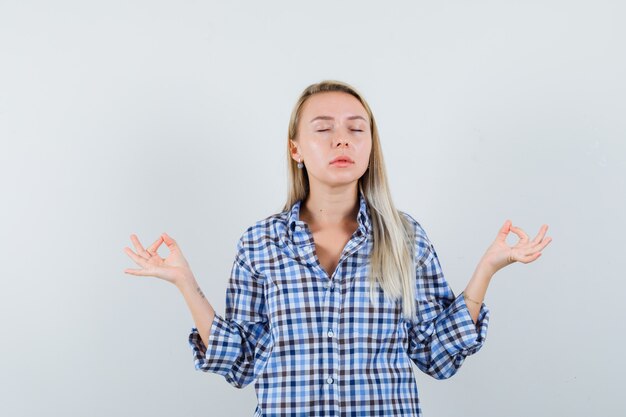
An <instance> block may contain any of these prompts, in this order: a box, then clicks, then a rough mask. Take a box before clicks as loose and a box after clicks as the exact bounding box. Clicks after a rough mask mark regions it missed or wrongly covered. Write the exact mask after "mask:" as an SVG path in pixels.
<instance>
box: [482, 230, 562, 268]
mask: <svg viewBox="0 0 626 417" xmlns="http://www.w3.org/2000/svg"><path fill="white" fill-rule="evenodd" d="M547 230H548V225H547V224H544V225H543V226H541V228H540V229H539V233H538V234H537V236H535V238H534V239H533V240H530V241H529V240H528V235H527V234H526V233H525V232H524V231H523V230H522V229H520V228H519V227H515V226H513V225H512V223H511V221H510V220H507V221H506V222H504V225H503V226H502V228H500V231H499V232H498V236H497V237H496V240H495V241H494V242H493V243H492V244H491V246H489V248H488V249H487V251H486V252H485V254H484V255H483V261H484V262H485V264H486V265H488V266H489V267H490V268H492V270H493V273H495V272H497V271H498V270H500V269H502V268H504V267H505V266H507V265H510V264H512V263H514V262H522V263H525V264H527V263H530V262H533V261H534V260H536V259H537V258H539V257H540V256H541V251H542V250H543V248H545V247H546V246H547V245H548V243H550V242H552V238H551V237H546V238H544V236H545V234H546V231H547ZM510 232H513V233H515V234H516V235H517V236H518V237H519V238H520V240H519V241H518V242H517V244H516V245H515V246H509V245H507V244H506V237H507V236H508V235H509V233H510Z"/></svg>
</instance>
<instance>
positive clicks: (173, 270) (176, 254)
mask: <svg viewBox="0 0 626 417" xmlns="http://www.w3.org/2000/svg"><path fill="white" fill-rule="evenodd" d="M130 240H131V241H132V242H133V245H134V246H135V250H136V251H137V253H135V252H133V251H132V249H130V248H129V247H125V248H124V252H126V254H127V255H128V256H129V257H130V258H131V259H132V260H133V261H135V263H136V264H137V265H139V266H141V269H130V268H127V269H125V270H124V272H125V273H127V274H132V275H142V276H154V277H157V278H161V279H164V280H165V281H168V282H171V283H172V284H174V285H177V286H178V285H179V284H180V282H181V280H183V279H185V278H186V277H191V276H193V274H192V272H191V269H190V268H189V264H188V263H187V260H186V259H185V257H184V256H183V253H182V251H181V250H180V247H179V246H178V244H177V243H176V241H175V240H174V239H172V238H171V237H169V235H168V234H167V233H163V234H161V236H159V238H158V239H157V240H156V241H155V242H154V243H153V244H152V245H151V246H150V247H149V248H148V249H144V248H143V246H142V244H141V243H140V242H139V239H138V238H137V236H136V235H134V234H132V235H130ZM162 243H165V244H166V245H167V248H168V249H169V250H170V254H169V255H168V256H167V258H165V259H163V258H161V257H160V256H159V254H158V253H157V250H158V249H159V246H161V244H162Z"/></svg>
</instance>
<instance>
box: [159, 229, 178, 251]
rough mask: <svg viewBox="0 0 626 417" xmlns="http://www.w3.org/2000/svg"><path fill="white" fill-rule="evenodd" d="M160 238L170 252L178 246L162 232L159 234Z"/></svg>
mask: <svg viewBox="0 0 626 417" xmlns="http://www.w3.org/2000/svg"><path fill="white" fill-rule="evenodd" d="M161 236H162V237H163V241H164V242H165V244H166V245H167V247H168V248H169V249H170V250H172V249H174V248H176V247H177V246H178V245H177V244H176V241H175V240H174V239H172V238H171V237H170V236H169V235H168V234H167V233H165V232H163V233H162V234H161Z"/></svg>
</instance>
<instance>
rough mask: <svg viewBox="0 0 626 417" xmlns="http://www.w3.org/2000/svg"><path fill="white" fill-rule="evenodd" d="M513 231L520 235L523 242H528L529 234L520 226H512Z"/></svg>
mask: <svg viewBox="0 0 626 417" xmlns="http://www.w3.org/2000/svg"><path fill="white" fill-rule="evenodd" d="M511 231H512V232H513V233H515V234H516V235H517V236H519V238H520V240H521V241H522V242H526V241H527V240H528V235H527V234H526V232H524V231H523V230H522V229H520V228H519V227H515V226H511Z"/></svg>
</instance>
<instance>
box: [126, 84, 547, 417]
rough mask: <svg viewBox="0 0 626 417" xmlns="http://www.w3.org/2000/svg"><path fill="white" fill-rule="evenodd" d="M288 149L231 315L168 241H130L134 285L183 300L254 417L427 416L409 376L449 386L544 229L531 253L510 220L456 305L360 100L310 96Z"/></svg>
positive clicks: (196, 332) (206, 361)
mask: <svg viewBox="0 0 626 417" xmlns="http://www.w3.org/2000/svg"><path fill="white" fill-rule="evenodd" d="M286 149H287V161H288V164H289V169H288V172H289V185H288V194H287V200H286V203H285V205H284V207H283V208H282V211H280V212H279V213H276V214H273V215H271V216H269V217H267V218H265V219H263V220H260V221H258V222H256V223H255V224H254V225H252V226H250V227H248V229H247V230H245V232H244V233H243V234H242V235H241V237H240V239H239V240H238V242H237V245H236V255H235V260H234V262H233V265H232V271H231V275H230V279H229V281H228V289H227V292H226V308H225V313H224V315H221V314H218V313H216V312H215V311H214V309H213V308H212V306H211V304H210V303H209V301H208V300H207V299H206V298H205V296H204V294H203V292H202V290H201V289H200V287H199V285H198V282H197V281H196V278H195V277H194V274H193V273H192V271H191V268H190V266H189V264H188V263H187V261H186V260H185V257H184V256H183V253H182V251H181V247H180V246H179V245H178V243H177V242H176V240H174V239H173V238H172V237H171V236H169V235H168V234H166V233H163V234H161V236H159V237H158V239H156V241H155V242H154V243H152V244H151V245H150V246H149V247H148V248H147V249H144V247H143V245H142V244H141V243H140V241H139V239H138V238H137V236H135V235H131V241H132V243H133V245H134V247H135V251H133V250H131V249H130V248H128V247H126V248H124V250H125V252H126V253H127V254H128V256H130V258H131V259H132V260H133V261H134V262H135V263H136V264H137V265H139V266H140V267H141V268H140V269H126V270H125V271H124V272H126V273H128V274H133V275H142V276H154V277H157V278H161V279H164V280H167V281H169V282H171V283H172V284H174V285H175V286H176V287H177V288H178V289H179V290H180V292H181V293H182V295H183V297H184V299H185V301H186V303H187V305H188V306H189V309H190V311H191V314H192V317H193V320H194V322H195V327H192V328H191V332H190V334H189V338H188V343H189V346H190V347H191V350H192V353H193V359H194V362H195V368H196V369H198V370H202V371H205V372H213V373H216V374H219V375H222V376H223V377H224V378H225V379H226V381H228V383H230V384H232V385H233V386H235V387H237V388H242V387H245V386H247V385H248V384H250V383H251V382H253V381H254V382H255V390H256V394H257V399H258V404H257V406H256V410H254V416H255V417H259V416H309V415H311V416H321V415H324V416H396V415H403V416H421V409H420V402H419V400H418V389H417V385H416V382H415V376H414V374H413V369H412V365H411V364H412V363H414V364H415V365H416V366H417V367H418V368H419V369H420V370H421V371H423V372H425V373H426V374H428V375H431V376H432V377H434V378H437V379H444V378H449V377H451V376H452V375H454V374H455V373H456V372H457V371H458V369H459V367H460V366H461V365H462V364H463V361H464V360H465V358H467V357H468V356H469V355H472V354H474V353H476V352H477V351H478V350H479V349H480V348H481V347H482V345H483V343H484V342H485V337H486V335H487V327H488V323H489V310H488V309H487V306H486V305H485V303H484V302H483V300H484V297H485V293H486V291H487V287H488V285H489V282H490V281H491V278H492V277H493V276H494V274H495V273H496V272H497V271H498V270H500V269H502V268H503V267H505V266H507V265H510V264H511V263H514V262H521V263H530V262H533V261H535V260H536V259H537V258H538V257H539V256H540V255H541V251H542V250H543V249H544V248H545V247H546V245H548V243H550V241H551V240H552V239H551V238H550V237H545V234H546V231H547V229H548V226H547V225H543V226H542V227H541V228H540V230H539V233H538V234H537V236H536V237H535V238H534V239H532V240H530V239H529V237H528V236H527V235H526V233H525V232H524V231H523V230H522V229H520V228H518V227H515V226H513V225H512V223H511V221H510V220H506V221H505V222H504V224H503V225H502V227H501V228H500V230H499V231H498V233H497V235H496V238H495V240H494V241H493V243H492V244H491V245H490V246H489V247H488V248H487V250H486V251H485V253H484V255H483V256H482V258H481V259H480V260H479V262H478V265H477V266H476V269H475V270H474V272H473V275H472V276H471V278H470V280H469V282H468V284H467V286H466V287H465V289H464V291H463V292H462V293H460V294H458V295H456V296H455V294H454V293H453V291H452V290H451V288H450V286H449V285H448V283H447V282H446V279H445V278H444V274H443V272H442V269H441V265H440V263H439V259H438V257H437V252H436V251H435V248H434V246H433V243H432V242H431V240H430V239H429V237H428V235H427V234H426V232H425V230H424V227H423V226H422V225H421V224H420V223H419V222H418V221H417V220H416V219H415V218H414V217H412V216H411V215H409V214H408V213H405V212H403V211H400V210H398V209H396V207H395V206H394V204H393V202H392V198H391V193H390V190H389V186H388V181H387V174H386V171H385V165H384V163H383V154H382V149H381V144H380V139H379V135H378V129H377V127H376V122H375V120H374V115H373V114H372V111H371V110H370V107H369V105H368V104H367V102H366V101H365V99H364V98H363V96H362V95H361V94H360V93H359V92H358V91H357V90H356V89H355V88H353V87H352V86H350V85H348V84H346V83H343V82H339V81H332V80H330V81H323V82H320V83H316V84H313V85H310V86H309V87H307V88H306V89H305V90H304V91H303V93H302V94H301V95H300V98H299V100H298V101H297V103H296V104H295V107H294V109H293V112H292V114H291V120H290V121H289V129H288V137H287V148H286ZM422 177H423V175H422V176H420V178H422ZM418 189H419V184H417V183H416V184H415V190H418ZM511 232H513V233H514V234H516V235H517V237H518V238H519V241H518V242H517V244H515V245H514V246H509V245H508V244H507V243H506V238H507V235H508V234H509V233H511ZM163 243H165V245H167V248H168V249H169V254H168V255H167V257H166V258H162V257H161V256H159V254H158V253H157V250H158V248H159V247H160V246H161V244H163ZM251 413H252V411H251Z"/></svg>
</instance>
